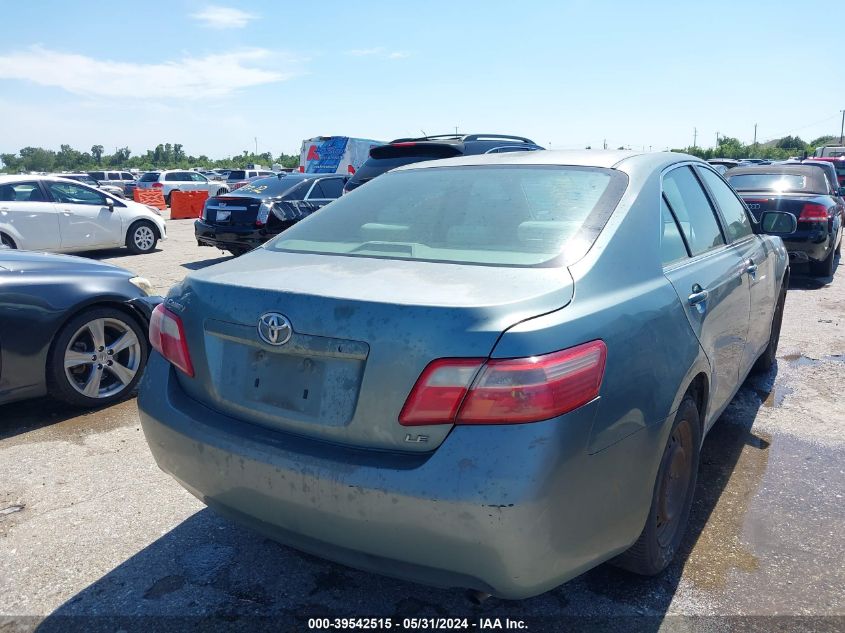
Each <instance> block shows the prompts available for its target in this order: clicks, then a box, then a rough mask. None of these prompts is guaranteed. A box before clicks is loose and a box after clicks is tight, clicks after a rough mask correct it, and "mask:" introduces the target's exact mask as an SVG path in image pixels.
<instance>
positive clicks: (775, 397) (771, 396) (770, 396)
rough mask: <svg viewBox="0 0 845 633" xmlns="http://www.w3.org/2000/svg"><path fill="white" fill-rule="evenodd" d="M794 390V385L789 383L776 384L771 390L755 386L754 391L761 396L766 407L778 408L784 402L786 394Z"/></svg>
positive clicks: (761, 400)
mask: <svg viewBox="0 0 845 633" xmlns="http://www.w3.org/2000/svg"><path fill="white" fill-rule="evenodd" d="M793 392H794V390H793V389H792V387H788V386H787V385H775V386H774V387H772V388H771V390H766V389H758V388H754V393H756V394H757V396H758V397H759V398H760V402H762V403H763V406H764V407H769V408H777V407H780V406H781V405H782V404H783V401H784V400H785V399H786V396H788V395H791V394H792V393H793Z"/></svg>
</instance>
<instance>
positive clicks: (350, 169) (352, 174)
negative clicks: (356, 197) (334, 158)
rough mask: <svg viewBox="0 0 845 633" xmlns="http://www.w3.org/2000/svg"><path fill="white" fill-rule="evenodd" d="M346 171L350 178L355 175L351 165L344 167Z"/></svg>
mask: <svg viewBox="0 0 845 633" xmlns="http://www.w3.org/2000/svg"><path fill="white" fill-rule="evenodd" d="M346 171H347V173H348V174H349V175H350V176H354V175H355V168H354V167H353V166H352V165H347V166H346Z"/></svg>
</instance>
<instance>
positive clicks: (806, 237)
mask: <svg viewBox="0 0 845 633" xmlns="http://www.w3.org/2000/svg"><path fill="white" fill-rule="evenodd" d="M782 239H783V245H784V246H785V247H786V252H787V253H788V254H789V261H790V262H791V263H798V264H800V263H802V262H803V263H806V262H820V261H824V259H825V258H827V256H828V255H829V254H830V251H831V249H833V248H834V245H833V244H832V243H831V242H832V240H831V235H830V233H828V231H827V230H826V229H825V230H821V231H801V232H800V233H795V234H793V235H791V236H790V237H784V238H782Z"/></svg>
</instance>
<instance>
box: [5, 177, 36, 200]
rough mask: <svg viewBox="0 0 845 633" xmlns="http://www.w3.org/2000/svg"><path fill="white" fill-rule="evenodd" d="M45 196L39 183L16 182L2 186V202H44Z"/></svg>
mask: <svg viewBox="0 0 845 633" xmlns="http://www.w3.org/2000/svg"><path fill="white" fill-rule="evenodd" d="M43 200H44V194H42V193H41V188H40V187H39V186H38V183H37V182H15V183H8V184H5V185H0V202H43Z"/></svg>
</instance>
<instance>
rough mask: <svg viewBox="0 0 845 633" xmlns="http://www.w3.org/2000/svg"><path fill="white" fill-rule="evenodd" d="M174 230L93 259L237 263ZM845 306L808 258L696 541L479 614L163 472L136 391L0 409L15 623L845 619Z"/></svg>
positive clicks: (170, 272)
mask: <svg viewBox="0 0 845 633" xmlns="http://www.w3.org/2000/svg"><path fill="white" fill-rule="evenodd" d="M169 233H170V239H169V240H167V241H166V242H164V243H162V244H161V245H160V248H159V250H158V251H157V252H155V253H152V254H150V255H146V256H131V255H129V254H128V253H126V252H125V251H124V250H115V251H109V252H105V253H99V254H91V255H92V256H95V257H97V258H100V259H103V260H105V261H110V262H113V263H116V264H118V265H121V266H124V267H126V268H129V269H130V270H133V271H135V272H136V273H137V274H140V275H143V276H145V277H147V278H149V279H150V280H151V281H152V282H153V284H154V286H155V287H156V289H157V291H159V292H162V293H163V292H165V291H166V290H167V288H168V287H169V286H170V285H171V284H173V283H175V282H176V281H178V280H180V279H181V278H182V277H183V276H184V275H185V274H186V273H187V272H189V271H190V270H193V269H197V268H200V267H203V266H206V265H210V264H213V263H216V262H218V261H223V260H225V259H227V258H228V255H225V254H223V253H221V252H220V251H217V250H215V249H211V248H200V247H198V246H197V245H196V242H195V241H194V239H193V227H192V223H191V222H190V221H171V222H170V223H169ZM843 306H845V274H843V271H842V270H838V271H837V273H836V274H835V276H834V278H833V279H825V280H815V279H813V278H810V277H807V276H806V273H805V271H803V270H802V269H801V268H799V267H795V268H794V269H793V278H792V282H791V284H790V288H789V293H788V296H787V302H786V312H785V316H784V321H783V330H782V334H781V344H780V349H779V352H778V362H777V365H776V367H774V368H773V369H772V370H771V371H770V372H769V373H768V374H767V375H764V376H761V377H756V378H752V379H749V380H748V381H747V382H746V383H745V385H743V387H742V388H741V390H740V392H739V393H738V394H737V396H736V398H735V399H734V401H733V403H732V404H731V406H730V407H729V408H728V410H727V411H726V412H725V413H724V415H723V416H722V418H721V419H720V420H719V421H718V422H717V424H716V426H715V427H714V428H713V430H712V431H711V433H710V434H709V435H708V437H707V439H706V441H705V444H704V449H703V454H702V458H701V470H700V472H699V479H698V489H697V492H696V501H695V504H694V508H693V512H692V518H691V522H690V526H689V529H688V532H687V536H686V539H685V541H684V544H683V547H682V551H681V552H680V555H679V556H678V558H677V560H676V561H675V562H674V563H673V564H672V566H671V567H670V568H669V570H668V571H667V572H666V573H664V574H663V575H662V576H660V577H657V578H648V579H646V578H640V577H636V576H633V575H630V574H627V573H625V572H622V571H619V570H617V569H614V568H612V567H609V566H607V565H602V566H600V567H598V568H597V569H594V570H592V571H590V572H588V573H586V574H584V575H582V576H580V577H579V578H576V579H575V580H572V581H571V582H568V583H566V584H565V585H563V586H561V587H559V588H557V589H555V590H554V591H551V592H548V593H546V594H543V595H541V596H538V597H536V598H532V599H530V600H524V601H513V602H512V601H503V600H497V599H491V600H488V601H487V602H485V603H484V604H483V605H482V606H481V607H478V606H474V605H473V604H471V603H470V602H469V601H468V600H467V599H466V597H465V596H464V595H463V593H462V592H460V591H456V590H452V591H448V590H442V589H432V588H429V587H423V586H419V585H414V584H411V583H406V582H401V581H397V580H393V579H389V578H384V577H380V576H375V575H372V574H368V573H364V572H360V571H356V570H353V569H349V568H346V567H343V566H340V565H336V564H333V563H329V562H325V561H322V560H319V559H317V558H314V557H311V556H308V555H305V554H300V553H298V552H296V551H294V550H292V549H289V548H286V547H283V546H281V545H278V544H276V543H274V542H272V541H269V540H267V539H265V538H263V537H261V536H258V535H257V534H255V533H253V532H250V531H249V530H247V529H244V528H242V527H240V526H238V525H236V524H233V523H230V522H229V521H226V520H224V519H222V518H219V517H218V516H216V515H215V514H213V513H212V512H211V511H209V510H207V509H206V508H205V507H204V506H203V505H202V504H201V503H199V502H198V501H197V500H196V499H195V498H194V497H192V496H191V495H189V494H188V493H187V492H185V491H183V490H182V488H181V487H180V486H179V485H178V484H176V483H175V482H174V481H173V480H171V479H170V477H168V476H166V475H164V474H163V473H161V472H160V471H159V470H158V468H157V467H156V465H155V463H154V462H153V459H152V457H151V455H150V453H149V450H148V448H147V445H146V442H145V441H144V437H143V433H142V432H141V430H140V427H139V422H138V414H137V409H136V405H135V402H134V400H130V401H127V402H124V403H121V404H118V405H116V406H113V407H110V408H107V409H102V410H98V411H92V412H86V413H80V412H78V411H73V410H68V409H67V408H66V407H63V406H62V405H60V404H57V403H55V402H53V401H51V400H49V399H44V400H38V401H32V402H23V403H17V404H12V405H5V406H0V632H5V631H18V630H21V631H23V630H31V629H35V628H38V629H39V630H44V631H64V630H79V631H83V630H84V631H88V630H108V631H118V630H125V631H134V630H144V631H149V630H173V629H189V628H197V627H201V626H202V627H205V626H210V625H213V624H220V625H221V626H225V627H226V628H228V627H234V626H238V625H240V626H241V627H242V629H243V630H256V629H257V628H260V627H261V626H263V625H267V624H268V623H270V624H271V625H272V627H271V628H272V629H273V630H278V631H284V630H308V628H309V626H308V618H313V617H328V618H334V617H338V618H343V617H364V616H366V617H387V616H390V617H393V618H394V621H396V619H398V620H399V622H400V624H401V620H402V618H411V617H416V618H425V617H453V618H456V617H466V618H469V622H470V625H469V628H481V627H480V626H479V625H481V624H483V620H481V618H491V619H495V618H501V619H502V620H501V622H502V626H503V627H504V626H505V620H504V619H505V618H509V619H510V621H513V622H517V621H524V622H525V623H526V626H527V628H528V630H584V629H587V630H652V631H656V630H670V631H698V630H702V631H704V630H706V631H711V630H726V631H727V630H737V629H746V630H760V631H770V630H810V629H812V630H830V631H834V630H839V631H841V630H845V592H843V587H844V586H845V540H844V539H843V537H842V535H843V534H845V407H843V405H842V403H843V399H842V396H841V392H842V389H843V386H845V309H843ZM202 616H210V617H212V618H213V619H212V620H202V619H201V617H202ZM266 617H270V618H273V619H272V620H267V619H264V618H266ZM473 625H474V626H473ZM394 628H398V627H397V626H394Z"/></svg>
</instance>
